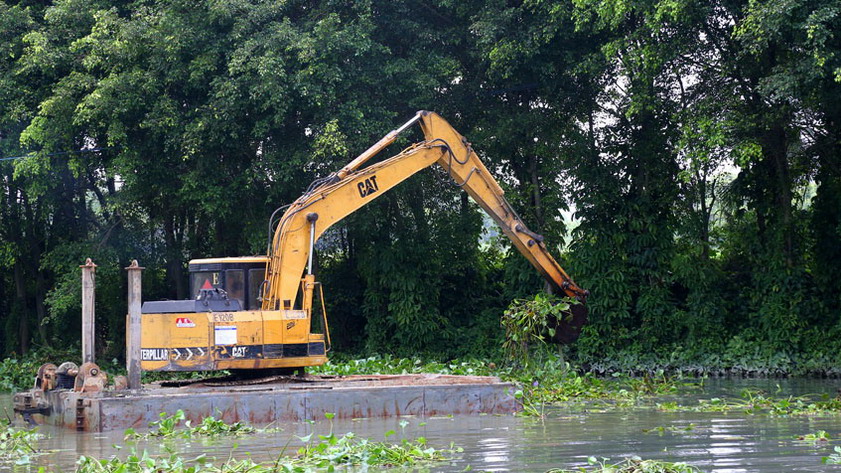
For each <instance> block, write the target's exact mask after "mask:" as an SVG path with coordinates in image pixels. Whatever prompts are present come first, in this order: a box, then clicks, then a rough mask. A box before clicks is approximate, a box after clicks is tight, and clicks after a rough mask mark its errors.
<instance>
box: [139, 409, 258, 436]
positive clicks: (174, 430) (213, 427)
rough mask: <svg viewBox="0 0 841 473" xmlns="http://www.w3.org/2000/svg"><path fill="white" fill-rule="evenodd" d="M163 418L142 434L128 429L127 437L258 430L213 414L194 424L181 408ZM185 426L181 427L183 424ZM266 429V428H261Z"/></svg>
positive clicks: (207, 434) (221, 433)
mask: <svg viewBox="0 0 841 473" xmlns="http://www.w3.org/2000/svg"><path fill="white" fill-rule="evenodd" d="M158 416H159V417H160V419H161V420H158V421H155V422H152V423H151V424H150V425H149V427H150V429H151V430H149V432H146V433H143V434H140V433H137V432H136V431H135V430H134V429H128V430H127V431H126V439H137V438H147V437H162V438H193V437H219V436H225V435H243V434H251V433H255V432H257V431H258V430H257V429H255V428H254V427H252V426H250V425H246V424H243V423H242V422H234V423H232V424H228V423H227V422H225V421H223V420H221V419H217V418H215V417H213V416H208V417H205V418H204V419H202V421H201V422H200V423H199V424H198V425H195V426H194V425H192V422H191V421H189V420H187V416H186V415H185V414H184V411H182V410H181V409H179V410H178V411H176V412H175V414H172V415H169V414H167V413H166V412H161V413H160V414H158ZM182 423H183V424H184V427H183V428H179V427H180V426H181V424H182ZM261 431H264V430H261Z"/></svg>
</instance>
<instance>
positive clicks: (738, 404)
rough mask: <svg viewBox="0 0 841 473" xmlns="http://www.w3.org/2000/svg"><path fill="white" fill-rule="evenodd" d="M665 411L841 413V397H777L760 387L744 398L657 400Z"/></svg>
mask: <svg viewBox="0 0 841 473" xmlns="http://www.w3.org/2000/svg"><path fill="white" fill-rule="evenodd" d="M657 408H658V409H661V410H664V411H695V412H728V411H742V412H745V413H747V414H769V415H772V416H792V415H793V416H813V415H841V398H839V397H836V398H829V397H828V396H825V395H824V396H820V398H819V399H815V398H814V397H813V396H789V397H785V398H775V397H773V396H769V395H767V394H765V393H763V392H761V391H753V390H745V391H743V392H742V397H741V399H722V398H712V399H701V400H700V401H699V402H698V404H696V405H691V406H687V405H680V404H677V403H675V402H664V403H659V404H657Z"/></svg>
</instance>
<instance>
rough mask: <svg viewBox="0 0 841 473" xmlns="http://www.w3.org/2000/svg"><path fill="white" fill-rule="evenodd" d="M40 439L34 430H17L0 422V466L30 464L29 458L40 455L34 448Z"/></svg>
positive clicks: (39, 435)
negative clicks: (5, 464)
mask: <svg viewBox="0 0 841 473" xmlns="http://www.w3.org/2000/svg"><path fill="white" fill-rule="evenodd" d="M41 437H43V436H42V435H41V434H39V433H38V432H37V431H35V430H26V429H18V428H15V427H12V426H11V425H9V424H8V423H5V422H3V421H0V465H3V464H4V463H9V462H11V463H14V464H16V465H26V464H28V463H30V459H31V457H33V456H35V455H38V454H39V453H41V452H39V451H38V450H37V449H36V448H35V447H36V446H37V442H38V439H40V438H41Z"/></svg>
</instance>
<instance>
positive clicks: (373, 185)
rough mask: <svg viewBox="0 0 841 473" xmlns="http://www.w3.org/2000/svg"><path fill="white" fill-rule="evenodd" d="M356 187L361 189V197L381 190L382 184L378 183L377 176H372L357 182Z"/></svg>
mask: <svg viewBox="0 0 841 473" xmlns="http://www.w3.org/2000/svg"><path fill="white" fill-rule="evenodd" d="M356 188H357V189H359V196H360V197H368V196H369V195H371V194H373V193H374V192H377V191H378V190H380V186H378V185H377V176H371V177H369V178H368V179H365V180H364V181H362V182H360V183H359V184H357V185H356Z"/></svg>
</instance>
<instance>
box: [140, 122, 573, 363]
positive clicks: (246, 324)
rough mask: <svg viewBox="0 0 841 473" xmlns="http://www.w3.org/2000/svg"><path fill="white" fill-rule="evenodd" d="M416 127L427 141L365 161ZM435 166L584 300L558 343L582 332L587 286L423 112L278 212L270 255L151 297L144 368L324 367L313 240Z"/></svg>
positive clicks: (467, 150) (561, 326)
mask: <svg viewBox="0 0 841 473" xmlns="http://www.w3.org/2000/svg"><path fill="white" fill-rule="evenodd" d="M415 123H418V124H419V125H420V127H421V129H422V130H423V134H424V137H425V139H424V140H423V141H421V142H418V143H415V144H413V145H411V146H409V147H408V148H406V149H404V150H403V151H402V152H401V153H400V154H398V155H396V156H393V157H391V158H388V159H385V160H383V161H380V162H378V163H375V164H371V165H369V166H367V167H362V166H363V165H364V164H365V163H366V162H367V161H368V160H370V159H371V158H372V157H373V156H375V155H376V154H377V153H379V152H380V151H382V150H383V149H384V148H386V147H387V146H388V145H390V144H391V143H393V142H394V141H395V139H396V138H397V136H398V135H399V134H400V133H402V132H403V131H405V130H406V129H407V128H409V127H410V126H412V125H413V124H415ZM436 163H437V164H438V165H440V166H441V167H443V168H444V169H445V170H446V171H447V172H448V173H449V175H450V177H451V178H452V179H453V180H454V181H455V183H456V185H458V186H459V187H461V188H462V189H464V190H465V191H466V192H467V193H468V194H469V195H470V197H472V198H473V200H474V201H476V203H478V204H479V206H481V207H482V209H484V210H485V212H487V213H488V215H490V216H491V217H492V218H493V220H495V221H496V223H497V224H499V226H500V227H501V228H502V231H503V233H504V234H505V235H506V236H507V237H508V238H510V239H511V241H512V242H513V244H514V247H515V248H517V250H518V251H519V252H520V253H522V254H523V256H525V257H526V258H527V259H528V260H529V261H530V262H531V264H532V265H533V266H534V267H535V268H537V270H538V271H539V272H540V273H541V274H542V275H543V277H544V278H545V279H546V281H547V283H548V285H549V288H550V290H551V291H552V292H554V293H556V294H559V295H564V296H567V297H571V298H574V299H576V300H577V301H578V302H579V303H578V304H573V305H572V306H571V307H572V309H571V313H570V314H568V316H567V317H565V318H564V319H563V320H557V321H556V325H555V327H554V328H555V337H554V338H555V340H556V341H557V342H560V343H563V342H568V341H572V340H574V339H575V338H577V335H578V333H580V330H581V327H582V326H583V325H584V324H585V323H586V319H587V310H586V307H585V306H584V303H585V302H586V299H587V296H588V295H589V292H588V291H586V290H584V289H582V288H580V287H579V286H577V285H576V284H575V283H574V282H573V281H572V279H570V277H569V276H568V275H567V274H566V272H564V270H563V269H562V268H561V266H560V265H559V264H558V263H557V262H556V261H555V259H554V258H553V257H552V256H551V255H550V254H549V252H548V251H547V249H546V245H545V243H544V241H543V236H541V235H539V234H537V233H535V232H532V231H531V230H529V229H528V228H527V227H526V225H525V224H524V223H523V221H522V220H521V219H520V218H519V217H518V216H517V213H516V212H514V209H512V208H511V206H510V205H509V204H508V202H507V201H506V200H505V197H504V196H503V191H502V188H500V186H499V184H498V183H497V181H496V180H495V179H494V178H493V176H492V175H491V173H490V172H489V171H488V169H487V168H486V167H485V165H484V164H482V162H481V161H480V160H479V157H478V156H477V155H476V153H475V152H474V151H473V149H472V147H471V145H470V143H468V142H467V140H466V139H465V138H464V137H463V136H461V135H460V134H459V133H458V132H457V131H456V130H454V129H453V128H452V127H451V126H450V125H449V123H447V122H446V121H445V120H444V119H443V118H441V117H440V116H439V115H437V114H435V113H433V112H428V111H420V112H418V113H417V114H416V115H415V116H414V118H412V119H411V120H409V121H408V122H406V123H405V124H403V126H401V127H400V128H397V129H396V130H393V131H391V132H390V133H388V134H387V135H386V136H385V137H383V138H382V139H381V140H380V141H378V142H377V143H376V144H374V145H373V146H371V147H370V148H369V149H368V150H366V151H365V152H364V153H362V154H360V155H359V156H358V157H357V158H356V159H354V160H353V161H351V162H350V163H349V164H348V165H346V166H345V167H343V168H342V169H340V170H339V171H338V172H335V173H332V174H330V175H329V176H327V177H325V178H322V179H318V180H316V181H314V182H313V183H312V184H311V185H310V186H309V188H308V189H307V191H306V192H305V193H304V194H303V195H302V196H301V197H299V198H298V199H297V200H296V201H295V202H294V203H292V204H291V205H290V206H288V207H286V211H285V213H284V214H283V216H282V217H280V220H278V221H275V217H276V215H277V213H278V211H280V210H282V209H283V207H282V208H281V209H278V210H277V211H275V213H274V214H273V215H272V217H271V218H270V220H269V222H270V224H269V228H270V233H271V230H272V229H274V237H273V238H272V240H271V242H270V243H269V246H268V248H267V254H266V256H249V257H237V258H211V259H196V260H192V261H190V264H189V272H190V288H191V291H192V296H193V298H192V299H190V300H184V301H149V302H145V303H144V304H143V306H142V309H141V312H142V315H141V350H140V358H141V362H140V364H141V369H143V370H146V371H199V370H201V371H212V370H224V369H230V370H264V369H276V370H290V369H300V368H304V367H307V366H316V365H321V364H324V363H325V362H326V361H327V353H328V351H329V350H330V332H329V328H328V323H327V316H326V312H325V307H324V293H323V290H322V287H321V285H320V284H319V282H317V281H316V280H315V276H314V274H313V270H312V260H313V251H314V247H315V242H316V241H317V240H318V238H319V237H320V236H321V235H322V234H323V233H324V232H325V231H326V230H327V229H328V228H330V227H331V226H332V225H334V224H335V223H336V222H338V221H340V220H341V219H343V218H345V217H347V216H348V215H349V214H351V213H352V212H354V211H356V210H358V209H359V208H361V207H363V206H364V205H366V204H368V203H369V202H371V201H373V200H374V199H376V198H377V197H379V196H380V195H382V194H383V193H385V192H386V191H388V190H389V189H391V188H393V187H394V186H396V185H397V184H399V183H401V182H403V181H404V180H406V179H407V178H409V177H410V176H412V175H414V174H415V173H417V172H418V171H420V170H422V169H424V168H427V167H429V166H432V165H433V164H436ZM314 300H315V301H316V303H317V306H316V307H317V308H318V309H319V310H318V311H317V312H318V314H317V313H316V312H314V311H313V304H314Z"/></svg>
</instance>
